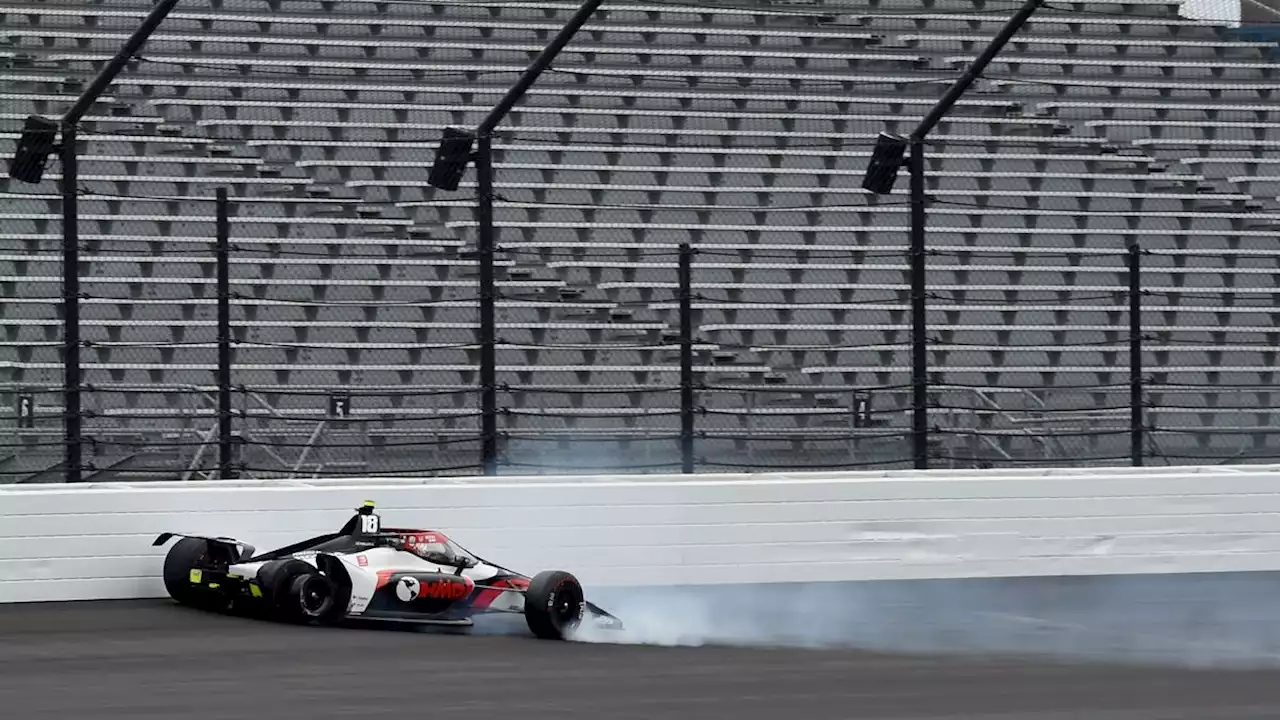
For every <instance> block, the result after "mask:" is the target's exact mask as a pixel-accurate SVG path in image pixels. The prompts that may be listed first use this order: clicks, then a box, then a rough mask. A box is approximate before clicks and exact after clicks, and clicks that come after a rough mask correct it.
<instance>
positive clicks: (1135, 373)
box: [1129, 242, 1146, 467]
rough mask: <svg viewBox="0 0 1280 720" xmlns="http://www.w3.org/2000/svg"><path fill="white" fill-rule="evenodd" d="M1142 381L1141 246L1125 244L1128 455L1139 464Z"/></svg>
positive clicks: (1140, 456) (1142, 435) (1143, 431)
mask: <svg viewBox="0 0 1280 720" xmlns="http://www.w3.org/2000/svg"><path fill="white" fill-rule="evenodd" d="M1143 395H1144V393H1143V380H1142V247H1141V246H1140V245H1139V244H1138V243H1136V242H1135V243H1133V244H1131V245H1129V456H1130V459H1131V461H1132V463H1133V466H1134V467H1140V466H1141V465H1142V464H1143V454H1144V453H1143V446H1144V445H1145V442H1144V440H1145V438H1144V434H1145V432H1146V427H1145V424H1146V419H1145V417H1144V407H1143V403H1144V398H1143Z"/></svg>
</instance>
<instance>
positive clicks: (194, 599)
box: [163, 538, 230, 611]
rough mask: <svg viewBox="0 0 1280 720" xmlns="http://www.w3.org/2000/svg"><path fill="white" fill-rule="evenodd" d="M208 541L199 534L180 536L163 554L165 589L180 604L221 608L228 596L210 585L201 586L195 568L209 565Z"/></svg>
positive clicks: (223, 608)
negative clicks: (192, 536) (187, 536)
mask: <svg viewBox="0 0 1280 720" xmlns="http://www.w3.org/2000/svg"><path fill="white" fill-rule="evenodd" d="M210 561H211V557H210V554H209V543H208V542H207V541H205V540H202V539H200V538H182V539H181V540H179V541H178V542H176V543H174V545H173V547H172V548H170V549H169V553H168V554H167V555H165V557H164V571H163V576H164V589H165V590H166V591H168V593H169V597H171V598H173V599H174V600H176V601H177V602H178V604H180V605H187V606H190V607H194V608H199V609H201V610H210V611H222V610H226V609H227V607H228V606H229V605H230V599H229V598H228V597H227V596H226V595H224V594H222V593H220V592H218V591H217V590H213V589H210V588H206V587H202V586H201V585H200V584H199V582H198V580H196V578H197V577H198V575H197V572H198V571H201V570H207V569H209V568H210V567H211V566H212V563H211V562H210Z"/></svg>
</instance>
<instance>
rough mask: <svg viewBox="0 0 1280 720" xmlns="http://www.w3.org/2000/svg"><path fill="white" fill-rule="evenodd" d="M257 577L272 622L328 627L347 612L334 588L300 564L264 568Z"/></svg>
mask: <svg viewBox="0 0 1280 720" xmlns="http://www.w3.org/2000/svg"><path fill="white" fill-rule="evenodd" d="M258 577H259V581H260V582H261V583H262V585H264V587H265V589H267V590H268V592H269V593H270V598H271V617H272V619H273V620H277V621H280V622H287V623H297V624H307V623H312V622H316V623H321V624H329V623H333V622H335V621H337V620H338V619H339V618H341V617H342V614H343V613H344V612H345V610H346V608H345V607H344V604H343V603H342V602H341V596H342V593H341V592H339V591H340V588H339V587H338V586H337V584H336V583H334V582H333V581H332V580H331V579H330V578H328V577H326V576H324V575H322V574H321V573H320V572H319V571H318V570H317V569H316V568H314V567H312V566H311V565H309V564H308V563H305V562H302V561H301V560H283V561H279V564H272V565H270V566H266V567H263V568H262V569H261V570H259V576H258Z"/></svg>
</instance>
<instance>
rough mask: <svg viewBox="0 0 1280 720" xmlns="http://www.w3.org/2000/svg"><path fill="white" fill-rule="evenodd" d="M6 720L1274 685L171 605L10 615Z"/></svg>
mask: <svg viewBox="0 0 1280 720" xmlns="http://www.w3.org/2000/svg"><path fill="white" fill-rule="evenodd" d="M0 708H3V709H4V712H3V716H4V717H6V718H14V719H15V720H18V719H22V720H26V719H28V718H37V717H45V718H47V717H53V718H76V719H78V720H79V719H83V718H111V719H114V718H119V719H121V720H124V719H129V720H148V719H159V718H164V719H165V720H170V719H173V720H178V719H186V720H212V719H213V718H227V719H233V718H234V719H236V720H241V719H243V718H269V719H271V720H283V719H291V718H307V719H308V720H324V719H328V718H344V720H352V719H366V718H395V719H396V720H406V719H412V720H420V719H424V718H446V717H451V716H457V715H461V714H466V715H470V716H478V717H487V718H495V719H496V718H504V719H505V718H507V717H517V718H521V719H522V720H523V719H526V718H527V719H529V720H542V719H544V718H558V719H564V718H583V719H590V720H614V719H617V720H621V719H624V718H625V719H627V720H639V719H641V718H643V719H644V720H655V719H664V720H686V719H693V718H697V719H698V720H719V719H720V718H724V719H726V720H728V719H733V720H755V719H756V718H760V719H764V718H768V719H769V720H778V719H779V718H784V719H787V720H804V719H808V718H823V719H824V720H826V719H831V720H843V719H846V718H847V719H848V720H855V719H856V720H881V719H884V720H888V719H890V718H893V719H896V720H902V719H906V718H910V719H912V720H943V719H944V718H969V719H972V720H1066V719H1067V718H1073V719H1074V718H1081V719H1087V720H1156V719H1158V720H1216V719H1219V718H1222V719H1225V718H1231V719H1237V718H1275V717H1277V716H1280V672H1276V671H1193V670H1179V669H1156V668H1149V667H1133V666H1106V665H1089V664H1066V663H1062V664H1055V663H1049V662H1043V661H1036V662H1032V661H1028V660H1019V659H1016V658H1013V659H1009V658H1006V659H998V658H990V657H987V658H956V657H912V656H894V655H884V654H872V653H866V652H857V651H852V650H799V649H768V648H759V649H744V648H724V647H653V646H637V645H601V644H583V643H558V642H546V641H539V640H534V639H532V638H527V637H520V636H495V635H470V636H467V635H457V634H452V635H451V634H437V633H423V632H417V631H403V630H402V631H387V630H379V629H349V628H306V627H292V626H283V625H275V624H271V623H266V622H262V621H257V620H249V619H240V618H233V617H223V616H216V615H209V614H205V613H201V612H199V611H195V610H189V609H186V608H182V607H177V606H175V605H173V604H172V603H170V602H167V601H121V602H93V603H56V604H37V605H11V606H3V607H0Z"/></svg>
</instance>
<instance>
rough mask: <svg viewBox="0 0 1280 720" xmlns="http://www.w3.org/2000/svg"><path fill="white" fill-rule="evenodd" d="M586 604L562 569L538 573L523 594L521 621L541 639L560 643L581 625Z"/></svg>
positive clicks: (573, 579) (574, 581) (575, 581)
mask: <svg viewBox="0 0 1280 720" xmlns="http://www.w3.org/2000/svg"><path fill="white" fill-rule="evenodd" d="M586 609H587V602H586V597H585V595H584V594H583V592H582V584H581V583H579V582H578V578H576V577H574V576H573V575H570V574H569V573H567V572H564V571H562V570H547V571H544V572H540V573H538V574H537V575H535V576H534V577H533V580H531V581H529V589H528V590H526V591H525V594H524V619H525V622H526V623H528V625H529V629H530V630H532V631H533V634H534V635H535V636H537V637H539V638H542V639H543V640H564V639H565V638H566V637H568V636H569V635H572V634H573V632H574V631H575V630H577V629H578V626H579V625H581V624H582V618H583V616H584V615H585V613H586Z"/></svg>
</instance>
